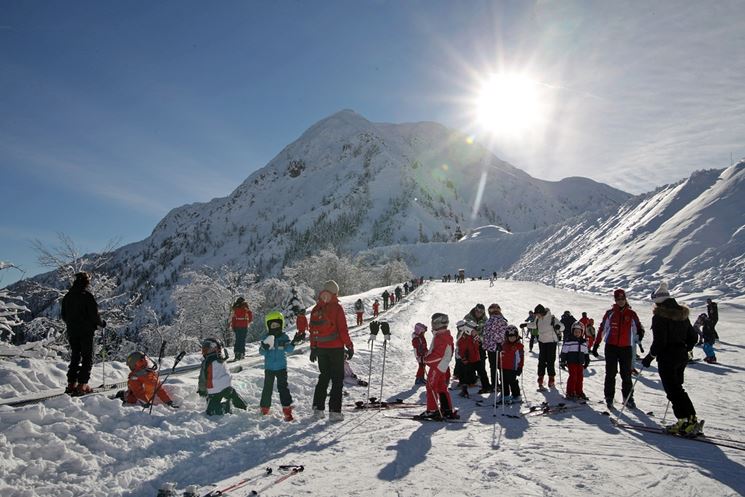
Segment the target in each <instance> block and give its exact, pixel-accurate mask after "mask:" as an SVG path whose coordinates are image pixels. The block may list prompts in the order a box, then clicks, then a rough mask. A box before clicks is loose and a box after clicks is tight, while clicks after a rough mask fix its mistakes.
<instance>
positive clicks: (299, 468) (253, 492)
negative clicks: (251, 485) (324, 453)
mask: <svg viewBox="0 0 745 497" xmlns="http://www.w3.org/2000/svg"><path fill="white" fill-rule="evenodd" d="M304 469H305V468H304V467H303V466H295V467H293V468H292V469H291V470H290V472H289V473H287V474H286V475H283V476H280V477H279V478H277V479H276V480H274V481H272V482H269V483H267V484H266V485H264V486H263V487H261V488H260V489H258V490H251V493H250V494H248V495H259V494H261V492H263V491H264V490H268V489H270V488H272V487H273V486H274V485H277V484H279V483H282V482H283V481H285V480H286V479H288V478H289V477H291V476H293V475H296V474H298V473H300V472H301V471H303V470H304Z"/></svg>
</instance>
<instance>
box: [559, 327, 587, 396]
mask: <svg viewBox="0 0 745 497" xmlns="http://www.w3.org/2000/svg"><path fill="white" fill-rule="evenodd" d="M584 335H585V327H584V325H583V324H582V322H581V321H575V322H574V324H573V325H572V334H571V335H570V338H567V339H566V340H564V343H563V344H562V345H561V360H562V361H563V362H564V363H565V364H566V365H567V367H568V368H569V379H568V380H567V390H566V397H567V399H569V400H578V399H579V400H587V395H585V391H584V385H583V383H584V376H585V369H587V366H589V365H590V350H589V349H588V348H587V341H586V340H585V336H584Z"/></svg>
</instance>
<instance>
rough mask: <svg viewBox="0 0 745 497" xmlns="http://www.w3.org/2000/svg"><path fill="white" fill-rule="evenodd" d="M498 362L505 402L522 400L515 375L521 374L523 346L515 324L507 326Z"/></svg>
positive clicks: (523, 355)
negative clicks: (500, 369) (500, 368)
mask: <svg viewBox="0 0 745 497" xmlns="http://www.w3.org/2000/svg"><path fill="white" fill-rule="evenodd" d="M500 364H501V366H502V385H504V397H503V399H504V402H505V404H512V403H513V402H522V397H521V396H520V382H519V381H517V377H518V376H520V375H521V374H523V366H524V365H525V347H523V344H522V343H521V342H520V332H519V331H518V329H517V326H515V325H512V324H511V325H509V326H507V331H506V332H505V342H504V344H502V352H501V353H500Z"/></svg>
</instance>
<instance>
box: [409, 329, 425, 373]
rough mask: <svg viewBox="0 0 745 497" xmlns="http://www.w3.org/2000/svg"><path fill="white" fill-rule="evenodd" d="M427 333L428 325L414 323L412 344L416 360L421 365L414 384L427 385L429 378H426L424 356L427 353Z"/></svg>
mask: <svg viewBox="0 0 745 497" xmlns="http://www.w3.org/2000/svg"><path fill="white" fill-rule="evenodd" d="M425 333H427V326H426V325H424V324H422V323H417V324H415V325H414V331H413V333H412V334H411V346H412V347H414V356H415V357H416V362H417V364H418V365H419V366H418V368H417V370H416V377H415V379H414V385H426V384H427V380H425V379H424V373H425V372H426V371H425V367H424V356H426V355H427V351H428V349H427V338H426V337H425V336H424V334H425Z"/></svg>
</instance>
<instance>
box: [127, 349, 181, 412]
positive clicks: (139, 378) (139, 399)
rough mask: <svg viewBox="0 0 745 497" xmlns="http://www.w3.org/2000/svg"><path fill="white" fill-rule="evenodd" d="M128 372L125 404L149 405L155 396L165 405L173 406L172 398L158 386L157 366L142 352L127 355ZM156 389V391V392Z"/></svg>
mask: <svg viewBox="0 0 745 497" xmlns="http://www.w3.org/2000/svg"><path fill="white" fill-rule="evenodd" d="M127 366H129V369H130V371H131V372H130V373H129V377H128V379H127V392H126V393H125V395H124V402H126V403H127V404H140V405H150V404H152V403H153V401H154V400H155V396H157V397H158V399H159V400H160V401H161V402H163V403H164V404H166V405H169V406H173V400H171V397H170V396H169V395H168V392H167V391H166V389H165V388H163V387H162V386H161V387H160V388H159V387H158V374H157V373H156V372H155V371H156V370H157V366H156V365H155V363H154V362H153V361H152V359H150V358H149V357H148V356H147V355H145V353H144V352H132V353H131V354H129V356H128V357H127ZM156 390H157V392H156Z"/></svg>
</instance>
